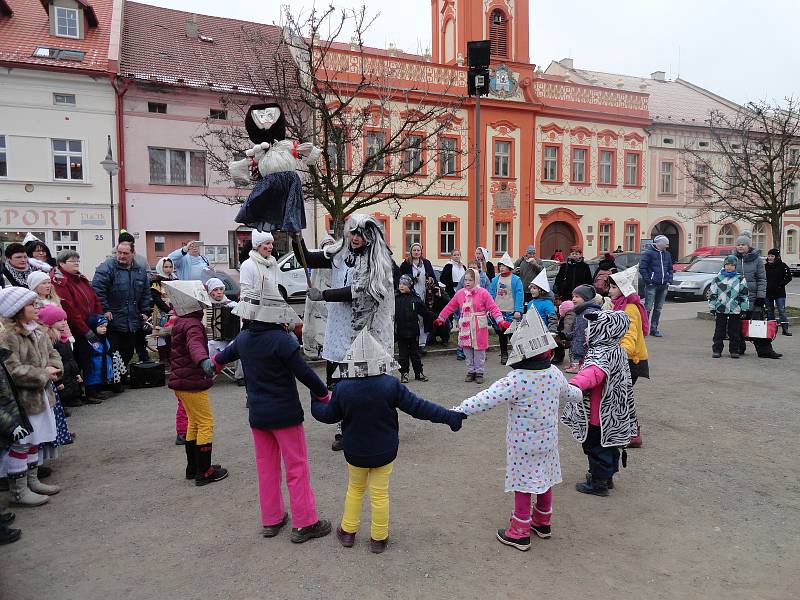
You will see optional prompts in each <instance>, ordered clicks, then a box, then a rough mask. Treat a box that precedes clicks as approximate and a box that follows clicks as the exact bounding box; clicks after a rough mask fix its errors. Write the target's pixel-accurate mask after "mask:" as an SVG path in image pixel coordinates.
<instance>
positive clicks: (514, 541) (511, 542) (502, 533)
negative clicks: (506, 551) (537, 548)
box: [497, 529, 531, 552]
mask: <svg viewBox="0 0 800 600" xmlns="http://www.w3.org/2000/svg"><path fill="white" fill-rule="evenodd" d="M497 541H498V542H500V543H501V544H504V545H506V546H511V547H512V548H516V549H517V550H521V551H522V552H525V551H526V550H529V549H530V547H531V536H528V537H524V538H512V537H510V536H509V535H507V534H506V530H505V529H498V530H497Z"/></svg>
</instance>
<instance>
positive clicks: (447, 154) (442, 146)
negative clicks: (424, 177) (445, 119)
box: [439, 136, 458, 177]
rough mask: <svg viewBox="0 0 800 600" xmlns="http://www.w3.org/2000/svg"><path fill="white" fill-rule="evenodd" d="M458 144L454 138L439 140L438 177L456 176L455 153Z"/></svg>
mask: <svg viewBox="0 0 800 600" xmlns="http://www.w3.org/2000/svg"><path fill="white" fill-rule="evenodd" d="M457 148H458V142H457V141H456V138H454V137H444V136H443V137H441V138H439V176H440V177H451V176H453V175H455V174H456V152H457Z"/></svg>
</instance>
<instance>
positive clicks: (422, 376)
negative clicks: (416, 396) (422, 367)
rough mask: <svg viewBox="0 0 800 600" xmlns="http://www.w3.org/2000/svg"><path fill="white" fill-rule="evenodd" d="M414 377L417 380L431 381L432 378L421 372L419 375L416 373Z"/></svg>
mask: <svg viewBox="0 0 800 600" xmlns="http://www.w3.org/2000/svg"><path fill="white" fill-rule="evenodd" d="M414 379H415V380H416V381H430V379H428V378H427V377H426V376H425V373H420V374H419V375H414Z"/></svg>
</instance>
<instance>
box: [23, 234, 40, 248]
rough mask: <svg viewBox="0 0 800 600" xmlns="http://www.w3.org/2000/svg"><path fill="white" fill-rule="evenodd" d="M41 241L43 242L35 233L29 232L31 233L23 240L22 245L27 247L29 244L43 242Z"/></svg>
mask: <svg viewBox="0 0 800 600" xmlns="http://www.w3.org/2000/svg"><path fill="white" fill-rule="evenodd" d="M41 241H42V240H40V239H39V238H38V237H36V236H35V235H33V233H31V232H30V231H29V232H28V233H27V234H26V235H25V239H23V240H22V245H23V246H24V245H25V244H27V243H28V242H41Z"/></svg>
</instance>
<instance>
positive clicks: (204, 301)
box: [163, 279, 211, 317]
mask: <svg viewBox="0 0 800 600" xmlns="http://www.w3.org/2000/svg"><path fill="white" fill-rule="evenodd" d="M163 285H164V287H165V288H166V289H167V295H168V296H169V301H170V303H171V304H172V308H174V309H175V314H177V315H178V316H179V317H182V316H184V315H188V314H189V313H193V312H197V311H198V310H203V309H204V308H205V307H206V306H211V298H210V297H209V295H208V292H207V291H206V288H205V287H204V286H203V283H202V282H200V281H182V280H180V279H176V280H175V281H165V282H163Z"/></svg>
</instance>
